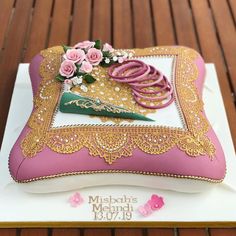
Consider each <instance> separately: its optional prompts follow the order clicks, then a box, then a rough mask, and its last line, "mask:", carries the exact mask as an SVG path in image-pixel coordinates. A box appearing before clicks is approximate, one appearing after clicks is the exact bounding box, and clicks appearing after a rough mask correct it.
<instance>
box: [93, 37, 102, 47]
mask: <svg viewBox="0 0 236 236" xmlns="http://www.w3.org/2000/svg"><path fill="white" fill-rule="evenodd" d="M101 45H102V42H101V40H99V39H98V40H95V45H94V47H95V48H97V49H101Z"/></svg>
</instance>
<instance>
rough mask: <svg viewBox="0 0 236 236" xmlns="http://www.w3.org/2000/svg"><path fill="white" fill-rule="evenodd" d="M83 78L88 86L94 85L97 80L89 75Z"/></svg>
mask: <svg viewBox="0 0 236 236" xmlns="http://www.w3.org/2000/svg"><path fill="white" fill-rule="evenodd" d="M83 78H84V80H85V81H86V82H87V83H88V84H92V83H94V82H95V81H96V79H95V78H94V77H93V76H92V75H89V74H86V75H84V77H83Z"/></svg>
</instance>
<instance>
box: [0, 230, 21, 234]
mask: <svg viewBox="0 0 236 236" xmlns="http://www.w3.org/2000/svg"><path fill="white" fill-rule="evenodd" d="M0 235H1V236H17V234H16V229H0Z"/></svg>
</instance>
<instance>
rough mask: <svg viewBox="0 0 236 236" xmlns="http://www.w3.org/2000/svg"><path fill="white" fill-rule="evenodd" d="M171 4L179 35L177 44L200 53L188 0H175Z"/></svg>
mask: <svg viewBox="0 0 236 236" xmlns="http://www.w3.org/2000/svg"><path fill="white" fill-rule="evenodd" d="M171 4H172V9H173V15H174V23H175V28H176V34H177V43H178V44H180V45H183V46H188V47H191V48H194V49H195V50H197V51H199V47H198V43H197V39H196V35H195V31H194V24H193V18H192V13H191V9H190V7H189V4H188V0H181V1H179V0H173V1H171Z"/></svg>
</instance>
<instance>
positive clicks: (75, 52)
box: [64, 48, 85, 64]
mask: <svg viewBox="0 0 236 236" xmlns="http://www.w3.org/2000/svg"><path fill="white" fill-rule="evenodd" d="M64 58H65V59H68V60H70V61H73V62H74V63H79V64H80V63H81V62H82V61H83V60H84V59H85V53H84V51H83V50H82V49H75V48H72V49H68V50H67V51H66V54H65V55H64Z"/></svg>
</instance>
